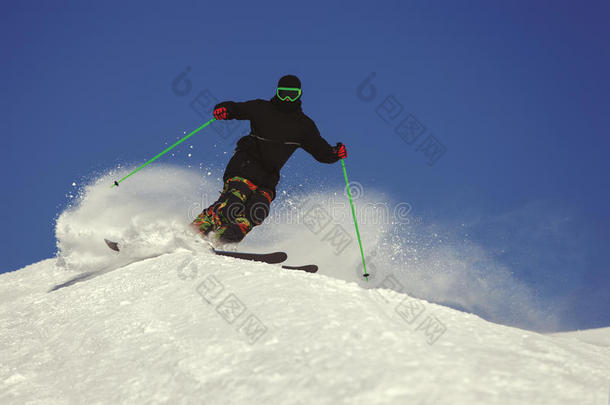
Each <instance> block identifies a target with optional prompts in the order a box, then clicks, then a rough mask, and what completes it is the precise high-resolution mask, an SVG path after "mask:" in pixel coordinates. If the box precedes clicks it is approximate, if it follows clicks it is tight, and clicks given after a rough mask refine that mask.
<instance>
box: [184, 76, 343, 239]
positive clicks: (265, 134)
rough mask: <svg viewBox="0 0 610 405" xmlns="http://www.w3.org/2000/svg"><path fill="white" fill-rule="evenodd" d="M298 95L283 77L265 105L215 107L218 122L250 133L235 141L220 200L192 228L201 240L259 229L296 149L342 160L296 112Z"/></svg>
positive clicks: (338, 148) (339, 150) (339, 147)
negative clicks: (237, 123)
mask: <svg viewBox="0 0 610 405" xmlns="http://www.w3.org/2000/svg"><path fill="white" fill-rule="evenodd" d="M301 95H302V91H301V81H300V80H299V78H298V77H296V76H293V75H287V76H284V77H282V78H281V79H280V80H279V82H278V84H277V89H276V94H275V96H274V97H273V98H272V99H271V100H269V101H267V100H262V99H256V100H250V101H246V102H242V103H239V102H233V101H224V102H222V103H219V104H217V105H216V106H215V107H214V117H215V118H216V119H218V120H230V119H237V120H249V121H250V134H249V135H246V136H244V137H242V138H241V139H240V140H239V141H238V142H237V147H236V148H235V152H234V153H233V157H232V158H231V160H230V161H229V163H228V164H227V167H226V169H225V173H224V176H223V181H224V188H223V190H222V193H221V194H220V197H219V198H218V200H217V201H216V202H215V203H214V204H212V205H211V206H209V207H208V208H206V209H205V210H203V212H202V213H201V214H199V215H198V216H197V218H195V220H194V221H193V223H192V224H191V225H192V226H193V227H194V228H195V229H196V230H197V231H198V232H199V233H200V234H201V235H202V236H204V237H207V236H208V235H209V234H210V232H213V233H214V235H215V237H216V240H217V241H218V242H220V243H222V244H224V243H237V242H240V241H241V240H242V239H243V238H244V237H245V236H246V234H247V233H248V232H250V231H251V230H252V228H253V227H255V226H257V225H260V224H261V223H262V222H263V221H264V220H265V218H266V217H267V216H268V215H269V209H270V205H271V201H273V199H274V198H275V187H276V186H277V183H278V182H279V180H280V170H281V169H282V166H284V164H285V163H286V161H287V160H288V159H289V158H290V156H291V155H292V154H293V153H294V151H295V150H297V149H298V148H299V147H301V148H303V149H305V151H307V152H308V153H310V154H311V155H312V156H313V157H314V158H315V159H316V160H317V161H319V162H322V163H335V162H337V161H339V160H340V159H345V158H346V157H347V150H346V149H345V145H343V144H342V143H341V142H339V143H337V144H336V145H335V146H330V145H329V144H328V142H326V141H325V140H324V138H322V137H321V136H320V132H319V131H318V128H317V127H316V124H315V123H314V122H313V121H312V120H311V118H309V117H308V116H307V115H305V113H303V110H302V109H301Z"/></svg>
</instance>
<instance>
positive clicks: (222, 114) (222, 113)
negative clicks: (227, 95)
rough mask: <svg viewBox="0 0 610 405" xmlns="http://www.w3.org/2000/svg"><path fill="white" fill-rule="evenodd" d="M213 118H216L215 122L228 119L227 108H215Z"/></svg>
mask: <svg viewBox="0 0 610 405" xmlns="http://www.w3.org/2000/svg"><path fill="white" fill-rule="evenodd" d="M217 107H218V106H217ZM214 118H216V119H217V120H227V119H229V112H228V111H227V107H218V108H215V109H214Z"/></svg>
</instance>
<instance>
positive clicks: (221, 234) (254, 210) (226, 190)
mask: <svg viewBox="0 0 610 405" xmlns="http://www.w3.org/2000/svg"><path fill="white" fill-rule="evenodd" d="M273 198H274V195H273V191H272V190H270V189H265V188H262V187H258V186H257V185H255V184H254V183H252V182H251V181H249V180H248V179H244V178H243V177H231V178H230V179H228V180H227V181H225V184H224V187H223V190H222V193H221V194H220V197H219V198H218V200H217V201H216V202H215V203H214V204H212V205H210V206H209V207H208V208H206V209H205V210H203V211H202V212H201V214H199V215H198V216H197V218H195V220H194V221H193V223H192V226H193V227H195V228H196V229H197V230H198V231H199V232H200V233H201V234H203V235H205V236H207V235H208V234H209V233H210V232H214V233H215V235H216V237H217V238H218V239H219V240H220V241H222V242H225V243H236V242H239V241H241V240H242V239H243V238H244V237H245V236H246V234H247V233H248V232H250V231H251V230H252V228H254V227H255V226H257V225H260V224H262V223H263V221H264V220H265V218H267V216H268V215H269V209H270V206H271V201H273Z"/></svg>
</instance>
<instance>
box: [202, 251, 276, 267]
mask: <svg viewBox="0 0 610 405" xmlns="http://www.w3.org/2000/svg"><path fill="white" fill-rule="evenodd" d="M212 252H214V253H215V254H217V255H219V256H228V257H234V258H236V259H242V260H252V261H255V262H264V263H269V264H276V263H282V262H283V261H285V260H286V259H287V258H288V255H287V254H286V253H285V252H273V253H246V252H229V251H226V250H216V249H212Z"/></svg>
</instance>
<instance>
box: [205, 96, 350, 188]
mask: <svg viewBox="0 0 610 405" xmlns="http://www.w3.org/2000/svg"><path fill="white" fill-rule="evenodd" d="M298 101H299V102H298V104H297V103H295V106H294V107H293V108H294V111H291V112H287V111H285V108H282V107H284V106H285V104H284V103H283V102H281V101H279V100H278V99H277V97H274V98H273V99H271V100H269V101H268V100H262V99H256V100H250V101H246V102H243V103H238V102H233V101H224V102H222V103H219V104H218V105H216V107H214V108H218V107H226V108H227V112H228V119H237V120H250V134H249V135H246V136H244V137H242V138H241V139H240V140H239V141H238V142H237V147H236V148H235V153H234V154H233V157H232V158H231V160H230V161H229V164H228V165H227V168H226V170H225V174H224V180H225V181H226V180H227V179H229V178H231V177H234V176H240V177H244V178H246V179H248V180H250V181H251V182H253V183H254V184H256V185H257V186H259V187H264V188H267V189H271V190H272V191H273V194H274V196H275V187H276V186H277V183H278V182H279V180H280V170H281V168H282V166H284V164H285V163H286V161H287V160H288V159H289V158H290V156H292V154H293V153H294V151H295V150H297V149H298V148H299V147H301V148H303V149H305V151H307V152H308V153H310V154H311V155H312V156H313V157H314V158H315V159H316V160H317V161H319V162H322V163H334V162H336V161H338V160H339V157H338V156H337V154H336V153H335V150H334V149H333V147H332V146H330V145H329V144H328V142H326V141H325V140H324V138H322V137H321V136H320V132H319V131H318V128H317V127H316V124H315V123H314V122H313V121H312V120H311V118H309V117H308V116H307V115H305V113H303V110H302V109H301V107H300V100H298ZM291 107H292V106H291ZM295 107H296V108H295Z"/></svg>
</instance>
